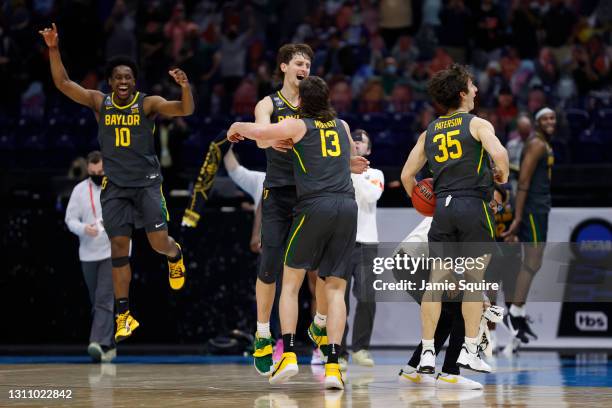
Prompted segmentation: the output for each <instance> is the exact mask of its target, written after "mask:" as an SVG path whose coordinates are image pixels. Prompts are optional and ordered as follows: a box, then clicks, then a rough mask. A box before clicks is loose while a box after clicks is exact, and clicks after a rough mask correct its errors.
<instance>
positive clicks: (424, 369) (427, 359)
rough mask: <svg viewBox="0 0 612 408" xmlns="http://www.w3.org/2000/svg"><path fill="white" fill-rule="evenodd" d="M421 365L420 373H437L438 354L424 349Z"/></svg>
mask: <svg viewBox="0 0 612 408" xmlns="http://www.w3.org/2000/svg"><path fill="white" fill-rule="evenodd" d="M420 361H421V362H420V363H419V373H421V374H433V373H434V372H435V371H436V352H435V351H434V350H433V349H423V351H422V352H421V360H420Z"/></svg>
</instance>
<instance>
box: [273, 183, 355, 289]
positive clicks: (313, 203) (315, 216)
mask: <svg viewBox="0 0 612 408" xmlns="http://www.w3.org/2000/svg"><path fill="white" fill-rule="evenodd" d="M356 235H357V203H356V202H355V199H354V198H353V197H351V196H349V195H330V196H326V197H315V198H310V199H307V200H302V201H300V202H299V203H298V204H297V206H296V208H295V217H294V220H293V225H292V226H291V230H290V232H289V239H288V241H287V247H286V249H285V256H284V263H285V265H287V266H289V267H291V268H296V269H306V270H315V269H319V276H320V277H321V278H326V277H328V276H334V277H337V278H342V279H347V276H346V275H347V272H348V264H349V261H350V258H351V254H352V253H353V248H354V247H355V238H356Z"/></svg>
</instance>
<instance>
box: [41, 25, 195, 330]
mask: <svg viewBox="0 0 612 408" xmlns="http://www.w3.org/2000/svg"><path fill="white" fill-rule="evenodd" d="M39 33H40V35H41V36H42V37H43V39H44V41H45V44H46V45H47V47H49V61H50V64H51V74H52V76H53V83H54V84H55V86H56V87H57V89H59V90H60V91H61V92H62V93H63V94H64V95H66V96H67V97H69V98H70V99H72V100H73V101H75V102H77V103H79V104H81V105H84V106H87V107H88V108H90V109H91V110H92V111H93V112H94V115H95V117H96V120H97V121H98V139H99V142H100V147H101V150H102V156H103V160H104V172H105V173H106V178H105V179H104V181H103V183H102V193H101V204H102V217H103V220H104V228H105V229H106V231H107V233H108V236H109V237H110V240H111V258H112V267H113V287H114V292H115V312H116V314H117V331H116V333H115V341H121V340H124V339H125V338H127V337H129V336H131V335H132V332H133V331H134V330H135V329H136V328H137V327H138V322H137V321H136V320H135V319H134V318H133V317H132V316H131V315H130V312H129V303H128V295H129V287H130V280H131V271H130V264H129V258H128V256H129V248H130V237H131V235H132V230H133V229H134V228H140V227H144V228H145V230H146V232H147V238H148V239H149V243H150V244H151V247H153V249H154V250H155V251H157V252H158V253H160V254H163V255H165V256H166V257H167V258H168V269H169V277H168V279H169V283H170V286H171V287H172V289H175V290H177V289H180V288H182V286H183V284H184V282H185V266H184V263H183V255H182V252H181V248H180V246H179V245H178V244H177V243H176V242H175V241H174V239H172V237H170V236H168V226H167V222H168V220H169V216H168V212H167V209H166V203H165V200H164V197H163V194H162V190H161V182H162V177H161V172H160V165H159V160H158V158H157V156H156V154H155V144H154V139H153V132H154V129H155V122H154V120H155V117H156V116H157V115H164V116H187V115H191V114H192V113H193V110H194V104H193V96H192V95H191V88H190V86H189V82H188V80H187V76H186V75H185V73H184V72H183V71H181V70H180V69H173V70H171V71H169V72H168V73H169V74H170V76H172V78H174V80H175V81H176V83H177V84H178V85H179V86H180V87H181V90H182V95H181V100H180V101H167V100H166V99H164V98H162V97H161V96H146V95H145V94H143V93H140V92H137V91H136V76H137V68H136V64H135V63H134V62H133V61H132V60H131V59H129V58H126V57H116V58H114V59H112V60H111V61H109V62H108V64H107V69H106V75H107V78H108V84H109V86H110V88H111V90H112V92H111V93H110V94H103V93H102V92H100V91H98V90H95V89H85V88H83V87H82V86H80V85H79V84H77V83H76V82H73V81H72V80H70V78H69V77H68V74H67V72H66V69H65V68H64V65H63V63H62V59H61V56H60V52H59V46H58V45H59V37H58V33H57V27H56V26H55V24H53V25H52V28H45V29H44V30H41V31H39Z"/></svg>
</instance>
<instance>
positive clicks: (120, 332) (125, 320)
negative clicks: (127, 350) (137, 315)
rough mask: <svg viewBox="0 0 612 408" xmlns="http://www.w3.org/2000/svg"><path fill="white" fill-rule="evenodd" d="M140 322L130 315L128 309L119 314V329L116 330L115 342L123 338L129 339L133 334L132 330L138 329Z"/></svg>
mask: <svg viewBox="0 0 612 408" xmlns="http://www.w3.org/2000/svg"><path fill="white" fill-rule="evenodd" d="M138 326H140V324H139V323H138V322H137V321H136V319H134V318H133V317H132V316H131V315H130V311H129V310H128V311H127V312H125V313H120V314H118V315H117V331H116V332H115V343H119V342H120V341H122V340H125V339H127V338H128V337H130V336H131V335H132V332H133V331H134V330H136V329H137V328H138Z"/></svg>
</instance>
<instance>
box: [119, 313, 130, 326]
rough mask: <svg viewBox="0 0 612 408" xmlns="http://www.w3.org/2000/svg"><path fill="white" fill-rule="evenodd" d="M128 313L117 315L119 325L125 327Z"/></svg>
mask: <svg viewBox="0 0 612 408" xmlns="http://www.w3.org/2000/svg"><path fill="white" fill-rule="evenodd" d="M127 318H128V314H127V313H122V314H120V315H119V317H117V327H125V325H126V322H127Z"/></svg>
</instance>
